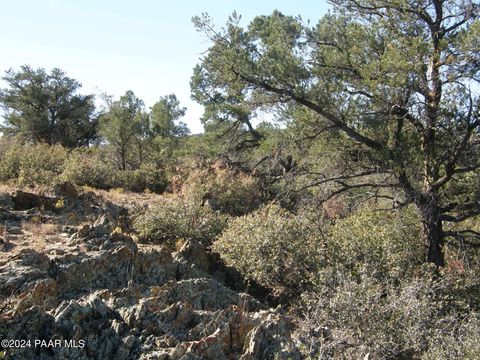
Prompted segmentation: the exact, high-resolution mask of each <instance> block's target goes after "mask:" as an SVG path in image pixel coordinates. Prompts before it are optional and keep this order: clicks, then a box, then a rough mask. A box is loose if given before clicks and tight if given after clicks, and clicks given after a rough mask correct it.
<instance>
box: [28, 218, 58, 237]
mask: <svg viewBox="0 0 480 360" xmlns="http://www.w3.org/2000/svg"><path fill="white" fill-rule="evenodd" d="M22 230H23V231H26V232H28V233H30V234H32V235H42V236H46V235H54V234H55V233H56V232H57V226H56V225H55V224H42V223H39V222H38V221H35V220H34V221H29V222H25V223H23V224H22Z"/></svg>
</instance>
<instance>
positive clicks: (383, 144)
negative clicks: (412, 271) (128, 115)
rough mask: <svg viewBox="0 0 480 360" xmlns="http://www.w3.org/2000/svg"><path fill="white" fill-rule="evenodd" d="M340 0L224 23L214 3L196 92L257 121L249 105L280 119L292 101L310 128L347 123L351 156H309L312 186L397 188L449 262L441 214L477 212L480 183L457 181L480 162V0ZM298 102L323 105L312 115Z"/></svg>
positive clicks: (199, 21) (222, 109) (212, 111)
mask: <svg viewBox="0 0 480 360" xmlns="http://www.w3.org/2000/svg"><path fill="white" fill-rule="evenodd" d="M331 2H332V4H333V11H332V12H330V13H328V14H327V15H325V16H324V17H323V18H321V19H320V21H319V22H318V24H317V25H316V26H314V27H310V26H308V25H306V24H305V23H304V22H303V21H302V19H301V18H300V17H293V16H287V15H284V14H282V13H280V12H279V11H274V12H273V13H272V14H271V15H269V16H257V17H256V18H254V19H253V20H252V21H251V22H250V23H249V24H248V25H247V26H241V25H240V17H238V16H237V15H236V14H233V15H232V16H231V17H230V18H229V19H228V21H227V23H226V26H224V27H223V28H222V29H219V30H217V29H216V28H215V26H214V25H213V24H212V21H211V19H210V17H209V16H208V15H203V16H202V17H195V18H194V19H193V22H194V24H195V26H196V27H197V29H198V30H199V31H201V32H203V33H204V34H205V35H206V36H207V37H209V38H210V40H211V42H212V44H211V46H210V48H209V49H208V51H207V53H206V54H205V56H203V57H202V58H201V62H200V64H198V65H197V66H196V67H195V69H194V74H193V76H192V81H191V88H192V96H193V97H194V98H195V99H196V100H197V101H199V102H200V103H202V104H203V105H204V106H205V110H206V111H205V115H206V116H207V117H208V118H211V119H223V118H227V119H229V120H230V122H232V121H234V120H233V119H237V120H236V121H242V119H243V123H244V124H248V123H247V122H246V121H245V120H248V118H249V116H250V115H251V114H252V113H255V112H258V111H265V110H267V111H271V112H272V113H273V114H276V115H277V118H280V119H281V118H282V117H283V115H288V111H285V109H287V110H289V108H294V109H293V110H294V111H293V113H291V114H290V115H291V116H292V121H293V122H297V121H298V120H299V118H300V125H301V126H303V127H304V128H305V129H307V130H308V132H307V134H305V135H306V136H308V137H310V138H311V139H315V138H319V137H320V135H321V134H322V133H323V132H325V131H329V132H330V131H333V133H334V134H335V135H337V134H338V133H339V132H340V133H341V134H342V136H344V137H345V139H348V143H349V149H348V152H347V154H348V155H349V158H350V159H349V160H350V161H349V162H347V164H346V165H353V166H337V164H336V163H335V162H334V161H330V163H331V164H332V166H331V167H332V168H333V169H332V170H333V172H331V173H325V172H324V171H316V170H315V168H314V167H313V168H312V167H307V166H306V167H305V168H306V171H305V172H306V173H310V174H311V175H312V176H311V177H312V178H313V179H311V181H310V184H311V185H310V186H314V185H316V186H318V187H320V185H325V184H329V185H330V186H329V187H328V188H327V189H326V192H327V191H328V192H329V193H330V194H336V195H338V194H340V193H344V192H350V191H351V190H352V189H354V192H355V195H359V194H358V192H363V193H364V194H369V195H368V196H370V195H371V194H372V193H375V194H377V195H380V196H381V197H382V196H389V194H386V192H388V191H391V192H396V193H397V194H396V196H395V197H397V198H398V197H400V201H401V202H403V201H405V202H407V203H413V204H415V206H416V207H417V208H418V209H420V210H421V211H420V213H421V214H422V216H423V219H422V221H423V222H424V223H425V224H426V226H425V227H424V234H423V235H424V237H425V238H427V239H428V242H429V244H428V252H427V260H428V261H429V262H434V263H435V264H436V265H437V266H443V265H444V254H443V253H442V250H441V246H440V244H441V243H442V241H443V240H444V239H443V238H444V237H445V236H446V234H445V233H443V232H442V222H444V221H458V220H463V219H466V218H468V217H471V216H476V215H478V214H480V206H479V203H480V202H479V199H480V193H479V192H476V191H475V189H476V188H477V187H478V186H477V187H476V185H478V184H474V185H470V186H468V187H469V189H470V191H462V192H461V194H459V193H458V192H455V190H453V191H452V188H455V185H456V184H457V183H458V182H460V181H461V180H462V178H463V177H465V176H466V174H470V175H476V172H478V169H479V168H480V163H478V162H474V163H473V164H472V162H471V159H472V158H478V156H479V154H480V145H479V144H480V143H479V142H478V129H479V128H480V121H479V117H478V111H477V110H478V106H479V100H480V97H479V91H478V87H472V86H471V84H472V83H474V82H475V81H477V79H478V75H479V73H480V62H479V61H478V51H476V50H477V49H478V36H476V35H478V29H479V26H478V4H476V2H475V1H472V0H465V1H459V2H455V1H449V2H442V1H433V2H432V1H420V2H409V1H380V0H362V1H352V0H334V1H331ZM466 44H468V45H466ZM295 108H304V109H308V111H309V112H311V113H313V114H314V115H316V116H315V117H313V118H312V120H313V122H311V123H307V124H305V119H304V118H305V116H304V115H307V117H309V115H310V114H299V113H298V112H299V111H298V109H295ZM232 118H233V119H232ZM213 125H214V126H217V124H213ZM229 125H232V124H229ZM304 125H308V126H307V127H305V126H304ZM312 125H313V126H312ZM218 127H219V126H218ZM452 139H453V142H452ZM296 140H298V141H299V142H301V141H302V140H303V139H302V137H300V138H297V139H296ZM338 145H339V146H341V145H342V144H338ZM339 146H337V147H339ZM327 159H328V158H327ZM313 162H314V161H313ZM315 175H316V176H315ZM477 177H478V176H477ZM449 183H450V184H452V186H448V184H449ZM427 184H428V185H427ZM321 187H322V188H323V186H321ZM322 190H323V189H322ZM472 193H474V196H473V197H474V199H472V197H471V195H473V194H472ZM326 195H328V194H326ZM432 199H433V200H432ZM462 203H467V204H468V205H467V206H459V204H462ZM445 209H448V211H447V212H448V213H451V214H449V215H448V216H447V215H445V214H443V212H445ZM466 209H468V210H466Z"/></svg>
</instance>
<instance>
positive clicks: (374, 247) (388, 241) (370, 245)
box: [327, 208, 424, 279]
mask: <svg viewBox="0 0 480 360" xmlns="http://www.w3.org/2000/svg"><path fill="white" fill-rule="evenodd" d="M327 239H328V240H327V241H328V245H327V246H328V249H329V254H330V259H331V261H332V263H336V264H341V265H342V266H344V267H345V268H346V269H348V271H350V273H351V274H355V275H358V276H362V275H368V276H372V277H377V278H379V279H381V278H385V277H389V278H401V277H403V276H406V275H407V274H411V273H412V272H413V271H414V270H415V269H416V268H417V267H418V265H419V264H421V263H422V262H423V260H424V250H423V246H424V245H423V243H422V239H421V222H420V220H419V216H418V215H417V214H416V213H415V211H414V209H410V208H409V209H405V210H399V211H397V212H387V211H378V210H377V211H375V209H371V208H364V209H360V210H357V211H356V212H355V213H353V214H352V215H350V216H348V217H347V218H344V219H338V220H336V221H335V224H334V225H333V226H331V227H330V230H329V233H328V235H327Z"/></svg>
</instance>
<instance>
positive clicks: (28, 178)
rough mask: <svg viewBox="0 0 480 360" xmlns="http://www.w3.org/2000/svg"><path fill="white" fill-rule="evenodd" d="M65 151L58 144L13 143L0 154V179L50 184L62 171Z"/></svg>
mask: <svg viewBox="0 0 480 360" xmlns="http://www.w3.org/2000/svg"><path fill="white" fill-rule="evenodd" d="M66 158H67V151H66V149H65V148H63V147H62V146H60V145H54V146H49V145H46V144H41V143H39V144H35V145H25V146H22V145H21V144H19V143H13V144H12V145H11V146H9V147H8V150H7V151H6V152H5V153H3V154H2V155H1V156H0V181H9V180H14V181H16V182H18V183H19V184H20V185H52V184H53V183H55V182H56V181H57V179H58V177H59V176H60V174H61V173H62V171H63V166H64V162H65V160H66Z"/></svg>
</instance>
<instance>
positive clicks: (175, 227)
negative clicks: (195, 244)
mask: <svg viewBox="0 0 480 360" xmlns="http://www.w3.org/2000/svg"><path fill="white" fill-rule="evenodd" d="M227 219H228V218H227V217H226V216H224V215H221V214H219V213H215V212H213V211H212V210H210V209H209V208H208V207H202V206H199V205H197V204H194V203H191V202H186V201H183V200H180V199H165V200H164V201H163V202H161V203H158V204H156V205H155V206H154V207H152V208H151V209H149V210H148V211H147V212H146V213H145V214H143V215H142V216H140V217H139V218H137V219H136V220H135V223H134V227H135V230H136V231H137V233H138V235H139V240H140V241H142V242H153V243H157V244H167V245H170V246H173V245H174V244H175V242H176V241H177V240H196V241H200V242H201V243H203V244H204V245H206V246H208V245H210V244H211V242H212V241H213V239H214V238H215V237H217V236H218V235H219V234H220V233H221V232H222V230H223V229H224V228H225V226H226V224H227Z"/></svg>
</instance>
